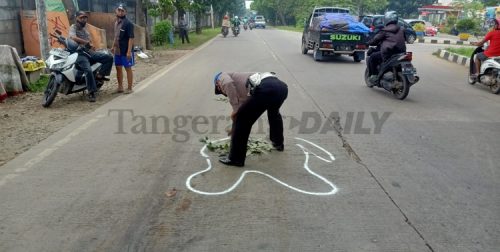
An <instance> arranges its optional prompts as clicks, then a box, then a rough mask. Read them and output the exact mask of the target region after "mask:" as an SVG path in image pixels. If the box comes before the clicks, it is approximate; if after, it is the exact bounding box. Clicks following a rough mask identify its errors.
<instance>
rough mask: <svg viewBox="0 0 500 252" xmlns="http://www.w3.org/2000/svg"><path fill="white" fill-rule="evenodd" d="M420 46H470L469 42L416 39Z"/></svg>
mask: <svg viewBox="0 0 500 252" xmlns="http://www.w3.org/2000/svg"><path fill="white" fill-rule="evenodd" d="M417 42H418V43H422V44H445V45H472V43H473V42H471V41H460V40H449V39H444V40H442V39H422V38H420V39H417Z"/></svg>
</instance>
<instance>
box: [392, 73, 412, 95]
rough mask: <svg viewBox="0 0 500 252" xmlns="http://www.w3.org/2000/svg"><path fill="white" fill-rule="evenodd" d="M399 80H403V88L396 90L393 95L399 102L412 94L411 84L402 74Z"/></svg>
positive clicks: (399, 75)
mask: <svg viewBox="0 0 500 252" xmlns="http://www.w3.org/2000/svg"><path fill="white" fill-rule="evenodd" d="M398 79H399V80H401V82H402V84H403V85H402V87H401V88H399V89H397V90H394V91H393V95H394V96H395V97H396V98H398V99H399V100H404V99H405V98H406V97H407V96H408V94H409V93H410V82H409V81H408V78H407V77H406V76H404V75H403V74H402V73H398Z"/></svg>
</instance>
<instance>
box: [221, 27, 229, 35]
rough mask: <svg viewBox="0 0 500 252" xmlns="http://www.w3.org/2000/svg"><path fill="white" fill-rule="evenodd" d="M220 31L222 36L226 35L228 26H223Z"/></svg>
mask: <svg viewBox="0 0 500 252" xmlns="http://www.w3.org/2000/svg"><path fill="white" fill-rule="evenodd" d="M221 32H222V36H224V38H225V37H227V34H229V27H227V26H223V27H222V31H221Z"/></svg>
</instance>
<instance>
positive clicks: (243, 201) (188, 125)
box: [0, 30, 500, 251]
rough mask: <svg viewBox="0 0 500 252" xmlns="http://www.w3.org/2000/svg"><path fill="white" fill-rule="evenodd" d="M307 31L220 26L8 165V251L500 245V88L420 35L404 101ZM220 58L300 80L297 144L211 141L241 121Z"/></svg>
mask: <svg viewBox="0 0 500 252" xmlns="http://www.w3.org/2000/svg"><path fill="white" fill-rule="evenodd" d="M300 36H301V35H300V34H299V33H294V32H285V31H278V30H254V31H251V32H250V31H247V32H244V31H243V32H242V34H241V36H239V37H238V38H234V37H231V36H229V37H228V38H222V37H218V38H216V39H215V40H213V41H212V42H211V43H209V44H207V45H206V46H205V47H203V48H200V50H197V51H195V52H194V53H192V54H190V55H188V56H186V57H184V58H182V59H181V60H180V61H178V62H177V63H175V64H173V65H171V66H167V67H166V68H165V69H164V70H162V71H161V72H158V73H152V76H151V78H150V79H148V80H146V81H144V82H143V83H141V84H140V86H139V88H138V89H137V90H136V92H135V93H134V94H132V95H129V96H123V97H120V98H118V99H115V100H113V101H112V102H110V103H108V104H106V105H104V106H102V107H100V108H99V109H97V110H96V111H95V112H93V113H91V114H89V115H87V116H85V117H83V118H81V119H79V120H77V121H76V122H74V123H72V124H71V125H69V126H67V127H65V128H64V129H62V130H61V131H59V132H57V133H56V134H54V135H53V136H51V137H50V138H48V139H47V140H45V141H43V142H42V143H40V144H39V145H38V146H36V147H34V148H32V149H31V150H29V151H28V152H26V153H24V154H22V155H21V156H19V157H18V158H16V159H14V160H12V161H11V162H9V163H8V164H6V165H5V166H3V167H2V169H0V251H498V248H500V240H499V239H498V237H500V182H499V181H500V167H499V163H500V157H499V155H498V150H499V149H500V141H499V140H498V138H499V137H500V127H499V125H500V124H499V123H500V112H499V111H500V99H499V96H496V95H493V94H491V93H490V92H489V90H487V89H486V88H483V87H480V86H470V85H468V84H467V83H466V69H465V68H464V67H462V66H458V65H454V64H451V63H449V62H446V61H444V60H440V59H438V58H436V57H434V56H432V55H431V53H432V52H433V51H435V48H436V47H435V46H428V45H425V44H416V45H411V46H409V48H410V50H412V51H413V52H414V53H415V54H414V65H415V66H416V67H417V69H418V72H419V75H420V77H421V81H420V82H419V83H418V84H417V85H415V86H413V87H412V90H411V91H410V95H409V97H408V98H407V99H406V100H405V101H399V100H396V99H394V98H393V97H391V95H390V94H389V93H387V92H384V91H382V90H377V89H370V88H368V87H366V86H365V84H364V81H363V72H364V68H365V66H364V64H363V63H354V62H353V61H352V59H351V58H348V57H337V58H333V59H331V60H330V61H328V62H315V61H314V60H313V59H312V55H311V54H309V55H302V54H301V53H300ZM218 71H274V72H276V73H277V74H278V75H279V76H280V78H281V79H282V80H284V81H285V82H287V83H288V86H289V97H288V99H287V101H286V102H285V104H284V106H283V109H282V114H283V115H284V116H285V120H284V121H285V128H286V130H285V138H286V146H285V148H286V150H285V152H283V153H279V152H272V153H270V154H268V155H263V156H260V157H255V156H254V157H251V158H249V159H248V160H247V165H246V167H245V168H230V167H224V166H223V165H219V164H218V162H217V155H216V154H214V153H210V152H208V151H204V150H202V147H203V144H202V143H200V142H199V140H198V139H199V138H201V137H204V136H209V137H210V138H212V139H220V138H223V137H225V136H224V135H225V134H224V129H225V127H227V126H228V122H227V120H226V119H225V117H226V116H227V115H229V113H230V106H229V105H228V104H225V103H223V102H220V101H216V100H215V98H216V97H215V96H214V95H213V86H212V84H211V81H212V79H213V75H214V73H216V72H218ZM55 102H57V99H56V101H55ZM132 113H133V115H132ZM385 119H386V120H385ZM375 122H378V123H375ZM382 122H383V123H382ZM341 128H342V130H340V129H341ZM254 130H255V132H254V133H255V134H254V136H255V137H261V138H265V137H266V135H267V126H263V127H262V130H261V129H259V127H256V128H255V129H254ZM174 188H175V190H174Z"/></svg>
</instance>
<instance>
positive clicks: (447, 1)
mask: <svg viewBox="0 0 500 252" xmlns="http://www.w3.org/2000/svg"><path fill="white" fill-rule="evenodd" d="M438 2H439V3H442V4H450V3H451V2H452V0H439V1H438Z"/></svg>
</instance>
